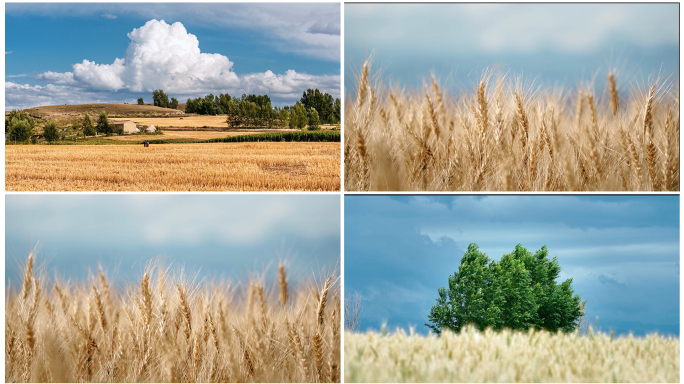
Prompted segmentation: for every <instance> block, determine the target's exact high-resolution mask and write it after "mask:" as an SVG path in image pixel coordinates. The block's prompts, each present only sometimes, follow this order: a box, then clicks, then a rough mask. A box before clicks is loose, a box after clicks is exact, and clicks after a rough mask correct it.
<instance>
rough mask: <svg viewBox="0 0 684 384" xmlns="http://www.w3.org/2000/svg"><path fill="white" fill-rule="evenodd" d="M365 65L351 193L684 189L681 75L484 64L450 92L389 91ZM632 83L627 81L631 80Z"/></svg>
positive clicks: (351, 104)
mask: <svg viewBox="0 0 684 384" xmlns="http://www.w3.org/2000/svg"><path fill="white" fill-rule="evenodd" d="M369 72H370V69H369V64H368V62H366V63H365V64H364V66H363V69H362V71H361V74H360V76H359V80H358V88H357V89H355V90H353V93H354V94H353V98H352V99H351V100H349V101H348V102H347V103H346V104H345V135H344V136H345V140H344V143H345V145H344V158H345V160H344V162H345V169H344V172H345V189H346V190H350V191H366V190H388V191H393V190H396V191H399V190H413V191H458V190H464V191H503V190H506V191H613V190H625V191H678V190H679V88H678V86H677V84H678V81H677V80H676V79H670V78H666V79H662V78H656V79H652V80H650V81H649V80H646V81H641V82H640V81H639V80H640V79H629V81H630V82H631V84H632V87H630V88H627V86H623V87H618V86H617V85H616V84H618V83H617V80H616V79H617V76H618V75H615V74H613V73H612V72H611V73H610V74H609V75H605V76H606V84H607V86H606V89H598V88H596V89H595V87H594V86H593V85H592V84H586V85H582V86H579V87H577V89H572V90H563V89H546V88H542V87H538V86H535V85H534V82H533V81H531V79H527V80H522V79H521V78H517V79H513V77H512V76H508V77H507V76H501V77H498V78H497V79H495V78H494V74H493V72H492V71H485V72H484V74H483V75H482V77H481V80H480V81H479V82H478V84H475V85H474V86H473V87H472V88H471V90H469V91H465V92H463V93H461V94H458V95H451V94H449V93H447V92H445V90H443V89H442V88H441V87H440V85H439V84H438V82H436V81H434V80H432V81H431V82H430V83H429V84H426V85H425V86H424V87H423V91H422V92H413V93H407V92H405V91H402V90H399V88H398V87H397V88H391V89H385V88H383V87H382V86H381V85H377V84H376V83H377V81H376V80H374V77H373V75H371V74H369ZM625 82H627V81H626V79H625Z"/></svg>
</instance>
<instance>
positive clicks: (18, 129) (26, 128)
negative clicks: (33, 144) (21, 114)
mask: <svg viewBox="0 0 684 384" xmlns="http://www.w3.org/2000/svg"><path fill="white" fill-rule="evenodd" d="M10 124H11V128H10V132H9V139H10V141H28V140H29V139H30V138H31V136H32V135H33V126H31V122H30V121H28V120H23V119H15V120H13V121H12V122H11V123H10Z"/></svg>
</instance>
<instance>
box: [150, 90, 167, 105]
mask: <svg viewBox="0 0 684 384" xmlns="http://www.w3.org/2000/svg"><path fill="white" fill-rule="evenodd" d="M152 100H153V101H154V105H155V106H157V107H162V108H168V107H169V104H170V103H169V95H167V94H166V93H164V91H163V90H161V89H155V90H154V91H153V92H152Z"/></svg>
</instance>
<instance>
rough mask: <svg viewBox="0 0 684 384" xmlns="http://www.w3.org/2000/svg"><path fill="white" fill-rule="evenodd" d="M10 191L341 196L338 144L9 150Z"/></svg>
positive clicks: (18, 147)
mask: <svg viewBox="0 0 684 384" xmlns="http://www.w3.org/2000/svg"><path fill="white" fill-rule="evenodd" d="M5 188H6V190H7V191H339V190H340V145H339V143H309V142H253V143H203V144H162V145H151V146H150V147H149V148H145V147H143V146H142V145H82V146H80V145H78V146H77V145H70V146H56V145H55V146H52V145H13V146H6V147H5Z"/></svg>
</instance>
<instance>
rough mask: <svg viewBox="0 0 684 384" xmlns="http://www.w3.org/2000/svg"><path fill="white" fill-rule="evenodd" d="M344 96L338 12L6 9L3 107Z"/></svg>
mask: <svg viewBox="0 0 684 384" xmlns="http://www.w3.org/2000/svg"><path fill="white" fill-rule="evenodd" d="M158 88H162V89H164V91H166V93H169V94H170V96H171V97H176V98H178V100H179V101H180V102H185V100H187V98H188V97H197V96H205V95H207V94H209V93H214V94H219V93H229V94H231V95H238V96H239V95H242V93H248V94H250V93H257V94H268V95H269V96H270V97H271V99H272V100H273V101H274V103H275V104H278V105H282V104H285V103H290V104H292V103H294V102H295V101H296V100H298V99H299V98H300V97H301V94H302V92H303V91H305V90H306V89H308V88H319V89H321V90H322V91H324V92H328V93H330V94H332V95H333V96H334V97H339V94H340V5H339V4H333V3H328V4H314V3H308V4H305V3H302V4H284V3H282V4H235V3H205V4H180V3H167V4H162V3H155V4H135V3H118V4H107V3H99V4H98V3H95V4H88V3H85V4H82V3H79V4H75V3H74V4H21V3H14V4H12V3H10V4H6V5H5V98H6V100H5V109H6V110H8V109H12V108H24V107H33V106H38V105H54V104H64V103H69V104H77V103H92V102H129V103H133V102H135V101H136V99H137V98H138V97H140V96H142V97H143V98H144V99H145V101H146V102H151V101H152V94H151V93H152V91H153V90H155V89H158Z"/></svg>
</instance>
